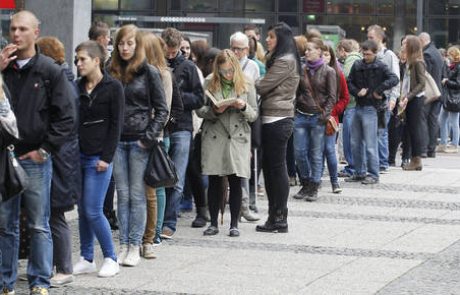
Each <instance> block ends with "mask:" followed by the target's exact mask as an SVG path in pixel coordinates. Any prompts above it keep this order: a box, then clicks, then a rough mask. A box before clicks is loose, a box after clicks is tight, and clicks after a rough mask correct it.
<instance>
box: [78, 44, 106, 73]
mask: <svg viewBox="0 0 460 295" xmlns="http://www.w3.org/2000/svg"><path fill="white" fill-rule="evenodd" d="M79 51H86V52H87V53H88V55H89V56H90V57H91V58H96V57H98V58H99V61H100V64H99V66H100V68H101V70H103V69H104V58H105V50H104V47H102V45H100V44H99V43H97V42H96V41H93V40H89V41H85V42H83V43H80V44H79V45H78V46H77V48H75V53H78V52H79Z"/></svg>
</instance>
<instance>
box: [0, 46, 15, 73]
mask: <svg viewBox="0 0 460 295" xmlns="http://www.w3.org/2000/svg"><path fill="white" fill-rule="evenodd" d="M16 50H18V46H17V45H14V44H8V45H6V46H5V48H3V49H2V51H1V53H0V70H1V71H3V70H4V69H5V68H6V67H7V66H8V65H9V63H10V62H11V61H13V60H15V59H16V58H17V56H16V55H13V53H14V52H16Z"/></svg>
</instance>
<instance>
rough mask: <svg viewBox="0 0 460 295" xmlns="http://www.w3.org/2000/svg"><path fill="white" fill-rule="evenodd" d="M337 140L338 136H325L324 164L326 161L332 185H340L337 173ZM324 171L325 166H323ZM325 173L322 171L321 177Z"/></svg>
mask: <svg viewBox="0 0 460 295" xmlns="http://www.w3.org/2000/svg"><path fill="white" fill-rule="evenodd" d="M336 138H337V134H336V133H334V134H332V135H329V136H327V135H324V150H323V152H324V153H323V163H324V160H326V161H327V170H328V171H329V178H330V179H331V183H338V182H339V178H338V175H337V174H338V173H337V164H338V163H337V155H336V153H335V141H336ZM321 167H323V169H322V170H324V165H321ZM322 174H323V172H322V171H321V175H322Z"/></svg>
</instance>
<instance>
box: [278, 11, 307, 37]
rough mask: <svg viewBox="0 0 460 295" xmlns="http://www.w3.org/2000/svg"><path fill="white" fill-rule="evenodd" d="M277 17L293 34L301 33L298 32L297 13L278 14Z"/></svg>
mask: <svg viewBox="0 0 460 295" xmlns="http://www.w3.org/2000/svg"><path fill="white" fill-rule="evenodd" d="M278 19H279V21H280V22H285V23H286V24H288V25H289V26H290V27H291V29H292V33H293V34H294V35H298V34H299V33H300V34H301V32H299V18H298V17H297V15H280V16H279V18H278ZM300 31H302V30H300Z"/></svg>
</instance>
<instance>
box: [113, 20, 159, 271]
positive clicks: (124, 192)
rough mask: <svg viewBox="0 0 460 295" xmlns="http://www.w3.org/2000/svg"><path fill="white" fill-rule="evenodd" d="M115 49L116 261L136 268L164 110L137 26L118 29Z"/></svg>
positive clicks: (155, 71)
mask: <svg viewBox="0 0 460 295" xmlns="http://www.w3.org/2000/svg"><path fill="white" fill-rule="evenodd" d="M114 45H115V46H114V52H113V55H112V63H111V67H110V74H111V75H112V76H113V77H114V78H115V79H117V80H119V81H121V82H122V84H123V86H124V93H125V108H124V109H125V112H124V122H123V129H122V133H121V140H120V143H119V144H118V146H117V150H116V153H115V158H114V171H113V174H114V178H115V183H116V187H117V196H118V218H119V222H120V252H119V254H118V260H119V262H120V263H121V264H122V265H125V266H135V265H137V264H138V263H139V261H140V245H141V243H142V237H143V235H144V231H145V224H146V219H147V205H146V198H145V185H144V181H143V176H144V172H145V169H146V167H147V161H148V157H149V147H151V146H153V145H154V144H156V141H157V140H158V138H159V137H160V136H161V132H162V131H163V128H164V124H165V122H166V119H167V117H168V106H167V104H166V99H165V92H164V89H163V84H162V83H161V76H160V73H159V71H158V69H156V68H155V67H153V66H151V65H149V64H148V63H147V61H146V56H145V49H144V46H143V38H142V33H141V31H140V30H139V29H138V28H137V27H136V26H135V25H125V26H123V27H121V28H120V30H119V31H118V33H117V35H116V38H115V44H114Z"/></svg>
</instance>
